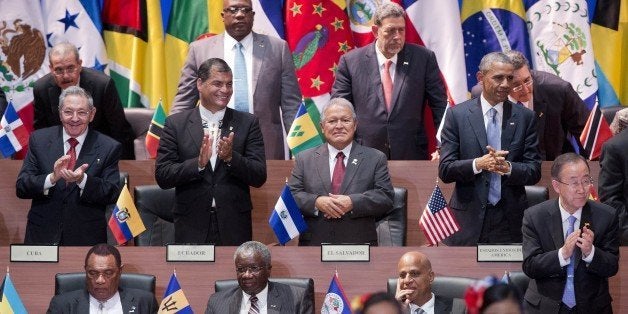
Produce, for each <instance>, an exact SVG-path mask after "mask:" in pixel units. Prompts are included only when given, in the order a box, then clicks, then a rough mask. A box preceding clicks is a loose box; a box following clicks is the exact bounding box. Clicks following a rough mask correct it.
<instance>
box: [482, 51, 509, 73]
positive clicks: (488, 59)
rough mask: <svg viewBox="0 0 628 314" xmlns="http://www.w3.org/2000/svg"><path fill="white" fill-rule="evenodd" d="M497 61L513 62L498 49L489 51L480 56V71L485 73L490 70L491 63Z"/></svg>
mask: <svg viewBox="0 0 628 314" xmlns="http://www.w3.org/2000/svg"><path fill="white" fill-rule="evenodd" d="M497 62H501V63H508V64H513V62H512V60H510V58H509V57H508V56H507V55H506V54H505V53H503V52H500V51H496V52H491V53H487V54H486V55H484V57H482V60H481V61H480V66H479V68H480V72H482V73H484V74H486V72H488V71H490V70H491V67H492V66H493V63H497Z"/></svg>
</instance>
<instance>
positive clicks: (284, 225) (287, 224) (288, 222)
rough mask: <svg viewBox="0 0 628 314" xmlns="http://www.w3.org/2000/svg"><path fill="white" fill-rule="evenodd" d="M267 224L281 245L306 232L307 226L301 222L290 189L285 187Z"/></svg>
mask: <svg viewBox="0 0 628 314" xmlns="http://www.w3.org/2000/svg"><path fill="white" fill-rule="evenodd" d="M268 224H270V227H271V228H273V231H274V232H275V235H276V236H277V239H278V240H279V242H280V243H281V245H284V244H286V242H288V241H290V240H292V239H294V238H296V237H297V236H298V235H299V234H301V233H302V232H305V230H307V224H306V223H305V220H303V216H302V215H301V210H300V209H299V206H298V205H297V202H296V201H295V200H294V197H293V196H292V193H291V192H290V188H288V185H285V186H284V188H283V190H282V191H281V196H280V197H279V200H277V204H276V205H275V209H274V210H273V213H272V214H271V215H270V218H269V219H268Z"/></svg>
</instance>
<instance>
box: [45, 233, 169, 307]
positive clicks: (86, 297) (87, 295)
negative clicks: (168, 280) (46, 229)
mask: <svg viewBox="0 0 628 314" xmlns="http://www.w3.org/2000/svg"><path fill="white" fill-rule="evenodd" d="M122 267H123V265H122V258H121V257H120V252H119V251H118V249H116V248H115V247H113V246H111V245H109V244H105V243H101V244H97V245H95V246H93V247H92V248H91V249H90V250H89V251H88V252H87V256H86V257H85V281H86V283H87V284H86V287H87V290H75V291H71V292H66V293H63V294H60V295H56V296H55V297H53V298H52V300H51V301H50V306H49V307H48V313H51V314H54V313H64V314H72V313H81V314H82V313H138V314H143V313H156V312H157V300H155V296H154V295H153V294H152V293H150V292H148V291H144V290H138V289H122V288H121V287H119V286H118V284H119V282H120V275H121V274H122Z"/></svg>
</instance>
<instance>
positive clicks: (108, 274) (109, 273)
mask: <svg viewBox="0 0 628 314" xmlns="http://www.w3.org/2000/svg"><path fill="white" fill-rule="evenodd" d="M117 274H118V272H117V271H116V270H113V269H108V270H105V271H102V272H100V271H96V270H88V271H87V277H89V278H90V279H98V278H100V276H102V277H103V278H105V279H111V278H113V277H114V276H115V275H117Z"/></svg>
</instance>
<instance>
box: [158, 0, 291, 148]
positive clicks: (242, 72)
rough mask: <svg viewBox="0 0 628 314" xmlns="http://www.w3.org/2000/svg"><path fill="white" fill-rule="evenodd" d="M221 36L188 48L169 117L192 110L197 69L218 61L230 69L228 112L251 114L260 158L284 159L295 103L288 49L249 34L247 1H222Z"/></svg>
mask: <svg viewBox="0 0 628 314" xmlns="http://www.w3.org/2000/svg"><path fill="white" fill-rule="evenodd" d="M221 15H222V19H223V22H224V25H225V32H224V33H221V34H218V35H216V36H213V37H209V38H203V39H199V40H197V41H195V42H193V43H192V44H190V49H189V52H188V57H187V60H186V61H185V64H184V66H183V69H182V70H181V78H180V79H179V86H178V87H177V94H176V95H175V98H174V103H173V105H172V108H171V110H170V113H171V114H172V113H177V112H180V111H183V110H185V109H190V108H193V107H195V106H196V104H197V101H198V98H199V94H198V90H197V89H196V79H197V78H198V74H197V71H198V68H199V66H200V65H201V63H203V61H205V60H207V59H209V58H220V59H223V60H225V61H226V62H227V64H228V65H229V67H230V68H231V69H233V97H232V99H231V100H230V101H229V108H233V109H236V110H238V111H244V112H249V113H252V114H254V115H255V116H257V117H258V119H259V121H260V128H261V129H262V135H263V136H264V146H265V154H266V159H285V157H286V153H285V150H284V142H285V141H284V135H285V132H284V130H283V129H282V122H283V127H285V130H289V129H290V126H291V125H292V121H293V120H294V117H295V115H296V113H297V109H298V107H299V103H300V102H301V91H300V89H299V84H298V82H297V77H296V73H295V67H294V62H293V60H292V54H291V53H290V49H289V47H288V44H287V43H286V42H285V41H284V40H282V39H279V38H276V37H272V36H267V35H262V34H258V33H255V32H253V31H252V28H253V18H254V16H255V11H253V7H252V4H251V1H250V0H224V1H223V11H222V13H221Z"/></svg>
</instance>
